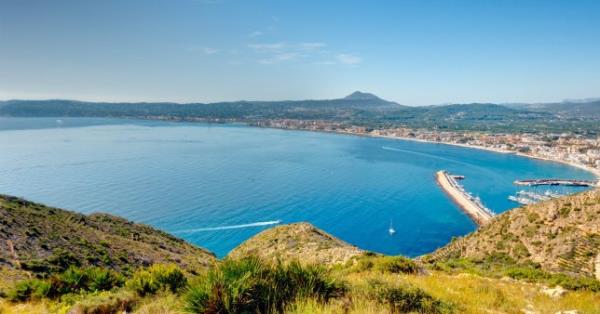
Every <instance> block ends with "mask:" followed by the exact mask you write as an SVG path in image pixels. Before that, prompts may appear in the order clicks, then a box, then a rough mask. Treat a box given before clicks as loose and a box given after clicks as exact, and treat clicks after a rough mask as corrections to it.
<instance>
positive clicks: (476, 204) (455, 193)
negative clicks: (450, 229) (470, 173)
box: [436, 170, 494, 226]
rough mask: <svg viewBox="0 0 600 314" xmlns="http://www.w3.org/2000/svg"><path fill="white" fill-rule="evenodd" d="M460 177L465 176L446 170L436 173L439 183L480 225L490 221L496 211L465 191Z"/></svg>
mask: <svg viewBox="0 0 600 314" xmlns="http://www.w3.org/2000/svg"><path fill="white" fill-rule="evenodd" d="M458 178H460V179H462V178H464V177H462V176H454V175H451V174H449V173H448V172H447V171H445V170H441V171H438V172H437V173H436V180H437V183H438V184H439V185H440V186H441V187H442V190H444V192H446V194H448V196H450V198H452V200H453V201H454V202H455V203H456V204H457V205H458V206H459V207H460V208H461V209H462V210H463V211H464V212H465V214H467V215H468V216H469V217H470V218H471V219H472V220H473V221H474V222H475V223H477V224H478V225H480V226H481V225H484V224H486V223H488V222H489V221H490V220H491V219H492V218H493V217H494V213H493V212H492V211H491V210H490V209H488V208H487V207H485V206H484V205H483V204H482V203H481V201H480V200H479V199H478V198H476V197H474V196H472V195H471V194H470V193H469V192H467V191H465V189H464V188H463V186H462V185H461V184H459V183H458V182H457V179H458Z"/></svg>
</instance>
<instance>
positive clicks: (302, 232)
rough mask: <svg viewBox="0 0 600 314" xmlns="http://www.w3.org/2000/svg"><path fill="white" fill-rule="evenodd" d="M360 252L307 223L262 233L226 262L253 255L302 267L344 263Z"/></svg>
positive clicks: (231, 255)
mask: <svg viewBox="0 0 600 314" xmlns="http://www.w3.org/2000/svg"><path fill="white" fill-rule="evenodd" d="M362 252H363V251H362V250H360V249H358V248H356V247H355V246H352V245H350V244H348V243H346V242H344V241H342V240H340V239H337V238H335V237H333V236H331V235H330V234H328V233H326V232H324V231H322V230H320V229H317V228H315V227H314V226H313V225H311V224H308V223H296V224H291V225H283V226H277V227H274V228H271V229H268V230H265V231H263V232H261V233H259V234H257V235H256V236H254V237H252V238H250V239H248V240H247V241H245V242H244V243H242V244H240V245H239V246H238V247H236V248H235V249H233V250H232V251H231V252H230V253H229V255H228V256H227V257H228V258H240V257H243V256H250V255H256V256H259V257H261V258H264V259H267V260H277V259H281V260H300V261H302V262H305V263H317V264H327V265H331V264H336V263H345V262H347V261H348V260H350V259H351V258H352V257H355V256H357V255H360V254H361V253H362Z"/></svg>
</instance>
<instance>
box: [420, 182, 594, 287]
mask: <svg viewBox="0 0 600 314" xmlns="http://www.w3.org/2000/svg"><path fill="white" fill-rule="evenodd" d="M490 256H496V257H500V256H503V257H506V258H509V259H510V260H512V261H515V262H516V263H525V262H531V263H535V264H538V265H540V267H541V269H543V270H545V271H549V272H561V273H567V274H572V275H577V276H586V277H594V276H597V277H598V278H599V279H600V189H596V190H591V191H588V192H583V193H579V194H576V195H573V196H569V197H562V198H559V199H554V200H550V201H546V202H541V203H538V204H534V205H529V206H525V207H521V208H517V209H513V210H510V211H507V212H505V213H503V214H501V215H499V216H498V217H496V218H495V219H494V220H493V221H492V222H491V223H489V224H487V225H485V226H483V227H481V228H480V229H479V230H477V231H476V232H474V233H472V234H470V235H468V236H466V237H464V238H459V239H457V240H456V241H454V242H453V243H451V244H449V245H448V246H446V247H443V248H441V249H439V250H437V251H436V252H434V253H432V254H431V255H429V256H426V257H424V260H429V261H433V262H435V261H443V260H447V259H450V258H470V259H473V260H479V261H481V260H485V259H488V258H489V257H490Z"/></svg>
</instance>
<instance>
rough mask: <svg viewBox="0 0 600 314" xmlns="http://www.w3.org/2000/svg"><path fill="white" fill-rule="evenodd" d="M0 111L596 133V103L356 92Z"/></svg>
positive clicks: (23, 106)
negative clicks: (417, 101)
mask: <svg viewBox="0 0 600 314" xmlns="http://www.w3.org/2000/svg"><path fill="white" fill-rule="evenodd" d="M0 116H13V117H113V118H144V119H166V120H192V121H197V120H201V121H213V122H222V121H241V122H247V123H254V122H256V121H260V120H266V119H271V120H277V119H293V120H311V121H313V120H323V121H333V122H336V123H344V124H352V125H359V126H365V127H372V128H382V127H414V128H436V129H447V130H477V131H500V132H505V131H523V132H538V131H544V132H564V131H574V132H579V133H591V134H592V135H593V134H597V133H600V124H599V123H597V121H598V119H600V102H598V101H595V102H577V103H557V104H541V105H534V104H510V105H499V104H489V103H483V104H480V103H472V104H452V105H439V106H426V107H409V106H403V105H400V104H398V103H395V102H391V101H387V100H384V99H381V98H379V97H377V96H376V95H373V94H371V93H365V92H360V91H356V92H354V93H352V94H350V95H348V96H346V97H343V98H338V99H327V100H283V101H235V102H220V103H210V104H204V103H188V104H179V103H169V102H161V103H108V102H82V101H72V100H10V101H1V102H0Z"/></svg>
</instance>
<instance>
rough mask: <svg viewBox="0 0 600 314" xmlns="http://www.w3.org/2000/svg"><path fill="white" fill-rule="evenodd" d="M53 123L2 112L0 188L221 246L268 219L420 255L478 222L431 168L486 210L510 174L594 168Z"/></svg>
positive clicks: (506, 189)
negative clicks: (391, 230) (450, 177)
mask: <svg viewBox="0 0 600 314" xmlns="http://www.w3.org/2000/svg"><path fill="white" fill-rule="evenodd" d="M59 120H60V121H58V122H57V119H55V118H0V193H3V194H11V195H17V196H22V197H25V198H28V199H30V200H34V201H39V202H43V203H46V204H49V205H52V206H58V207H62V208H68V209H72V210H76V211H80V212H83V213H90V212H97V211H102V212H109V213H113V214H116V215H121V216H124V217H126V218H128V219H131V220H134V221H137V222H143V223H147V224H150V225H153V226H155V227H158V228H161V229H163V230H165V231H168V232H171V233H174V234H175V235H177V236H179V237H182V238H184V239H186V240H188V241H191V242H193V243H195V244H197V245H199V246H202V247H205V248H208V249H209V250H211V251H213V252H215V253H216V254H217V255H219V256H223V255H225V254H227V252H228V251H229V250H231V249H232V248H233V247H235V246H237V245H238V244H240V243H241V242H243V241H244V240H245V239H247V238H249V237H251V236H252V235H254V234H256V233H258V232H260V231H261V230H264V229H265V228H268V227H269V225H268V224H269V223H270V222H275V221H281V222H282V223H291V222H297V221H308V222H311V223H313V224H315V225H316V226H318V227H320V228H322V229H324V230H326V231H327V232H329V233H332V234H333V235H335V236H338V237H340V238H341V239H343V240H345V241H347V242H350V243H352V244H355V245H357V246H359V247H361V248H364V249H368V250H372V251H376V252H382V253H388V254H404V255H408V256H416V255H420V254H424V253H427V252H430V251H432V250H434V249H436V248H438V247H440V246H442V245H444V244H446V243H447V242H448V241H449V240H450V239H451V238H452V237H453V236H458V235H464V234H466V233H468V232H471V231H473V230H474V229H475V225H474V224H473V223H472V222H471V221H470V220H469V218H468V217H467V216H465V215H464V214H463V213H462V212H461V211H460V210H459V209H458V207H457V206H455V205H454V204H453V203H452V202H451V201H450V200H449V199H448V197H447V196H446V195H445V194H444V193H443V192H442V191H441V190H440V188H439V187H438V186H437V185H436V183H435V180H434V174H435V172H436V171H437V170H440V169H447V170H449V171H451V172H452V173H456V174H462V175H465V176H466V180H464V181H463V183H464V185H465V186H466V188H467V189H468V190H469V191H471V192H473V193H474V194H476V195H479V196H480V197H481V199H482V200H483V202H484V203H485V204H486V205H487V206H488V207H490V208H491V209H493V210H494V211H496V212H502V211H505V210H507V209H510V208H513V207H515V204H514V203H511V202H510V201H508V200H507V199H506V198H507V196H508V195H509V194H513V193H515V192H516V191H517V188H516V187H515V186H513V185H512V182H513V181H514V180H515V179H524V178H541V177H564V178H580V179H591V178H593V176H592V175H591V174H590V173H587V172H585V171H582V170H580V169H577V168H572V167H568V166H565V165H563V164H560V163H553V162H545V161H538V160H533V159H528V158H523V157H518V156H515V155H511V154H496V153H490V152H486V151H482V150H476V149H466V148H459V147H453V146H449V145H443V144H428V143H418V142H410V141H398V140H390V139H379V138H367V137H357V136H345V135H335V134H323V133H313V132H302V131H284V130H274V129H260V128H251V127H245V126H236V125H208V124H199V123H198V124H191V123H167V122H156V121H137V120H117V119H75V118H64V119H59ZM390 221H393V224H394V227H395V228H396V231H397V233H396V235H395V236H389V235H388V233H387V229H388V227H389V224H390ZM240 225H241V226H240ZM236 226H237V227H236ZM221 227H224V228H221Z"/></svg>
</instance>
